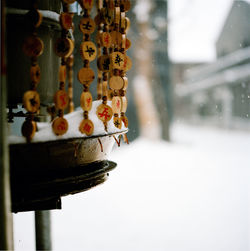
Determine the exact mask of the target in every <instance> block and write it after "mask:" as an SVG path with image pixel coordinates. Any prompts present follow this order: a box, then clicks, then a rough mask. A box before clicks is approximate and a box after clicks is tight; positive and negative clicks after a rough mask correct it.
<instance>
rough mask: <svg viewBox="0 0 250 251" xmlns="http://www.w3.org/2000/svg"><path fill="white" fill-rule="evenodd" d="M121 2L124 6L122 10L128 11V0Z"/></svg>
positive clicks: (129, 3) (129, 4)
mask: <svg viewBox="0 0 250 251" xmlns="http://www.w3.org/2000/svg"><path fill="white" fill-rule="evenodd" d="M122 4H123V6H124V11H129V10H130V8H131V2H130V0H122Z"/></svg>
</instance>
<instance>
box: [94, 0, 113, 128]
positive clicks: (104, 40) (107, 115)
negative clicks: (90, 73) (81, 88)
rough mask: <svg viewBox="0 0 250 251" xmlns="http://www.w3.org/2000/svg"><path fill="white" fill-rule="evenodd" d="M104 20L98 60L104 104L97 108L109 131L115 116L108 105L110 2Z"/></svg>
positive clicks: (103, 10)
mask: <svg viewBox="0 0 250 251" xmlns="http://www.w3.org/2000/svg"><path fill="white" fill-rule="evenodd" d="M101 14H102V20H103V22H104V26H103V32H102V33H101V45H102V46H103V55H102V56H101V57H100V58H99V60H98V66H99V69H100V70H102V71H103V73H102V104H101V105H99V106H98V107H97V110H96V114H97V117H98V118H99V119H100V120H101V121H102V122H103V125H104V129H105V131H106V132H107V131H108V127H107V125H108V121H109V120H111V118H112V116H113V112H112V109H111V107H110V106H109V105H107V101H108V73H109V71H110V69H111V64H110V57H109V54H108V48H109V47H110V46H111V37H110V34H109V27H108V26H109V25H110V24H111V23H112V22H113V17H112V11H111V10H110V9H109V8H108V0H104V2H103V8H102V10H101Z"/></svg>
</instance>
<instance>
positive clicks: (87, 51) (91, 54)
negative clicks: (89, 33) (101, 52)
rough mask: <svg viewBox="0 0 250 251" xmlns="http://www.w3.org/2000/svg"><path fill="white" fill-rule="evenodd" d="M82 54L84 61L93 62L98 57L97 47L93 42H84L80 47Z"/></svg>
mask: <svg viewBox="0 0 250 251" xmlns="http://www.w3.org/2000/svg"><path fill="white" fill-rule="evenodd" d="M80 53H81V56H82V58H83V59H87V60H89V61H93V60H94V59H95V57H96V53H97V51H96V46H95V44H94V43H93V42H91V41H86V42H82V43H81V45H80Z"/></svg>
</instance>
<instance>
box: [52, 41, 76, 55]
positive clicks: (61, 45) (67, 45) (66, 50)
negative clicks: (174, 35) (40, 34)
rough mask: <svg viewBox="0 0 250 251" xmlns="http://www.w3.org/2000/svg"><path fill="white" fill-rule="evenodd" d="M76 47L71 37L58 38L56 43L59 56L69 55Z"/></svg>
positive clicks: (56, 51)
mask: <svg viewBox="0 0 250 251" xmlns="http://www.w3.org/2000/svg"><path fill="white" fill-rule="evenodd" d="M73 49H74V43H73V42H72V41H71V40H70V39H69V38H58V39H57V41H56V44H55V53H56V55H57V56H58V57H68V56H70V55H71V53H72V52H73Z"/></svg>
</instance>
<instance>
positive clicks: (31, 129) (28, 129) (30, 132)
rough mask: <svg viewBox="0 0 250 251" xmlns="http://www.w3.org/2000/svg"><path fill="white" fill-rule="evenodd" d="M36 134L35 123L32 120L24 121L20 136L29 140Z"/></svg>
mask: <svg viewBox="0 0 250 251" xmlns="http://www.w3.org/2000/svg"><path fill="white" fill-rule="evenodd" d="M35 132H36V122H35V121H33V120H25V121H24V122H23V125H22V135H23V136H24V137H26V138H27V139H28V140H31V139H32V138H33V137H34V135H35Z"/></svg>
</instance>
